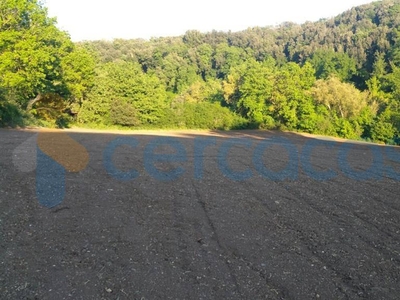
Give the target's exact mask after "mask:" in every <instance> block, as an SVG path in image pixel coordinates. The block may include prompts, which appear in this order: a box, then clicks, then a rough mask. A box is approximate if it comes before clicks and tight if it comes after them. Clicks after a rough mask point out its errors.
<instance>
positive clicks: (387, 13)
mask: <svg viewBox="0 0 400 300" xmlns="http://www.w3.org/2000/svg"><path fill="white" fill-rule="evenodd" d="M399 7H400V0H390V1H386V0H385V1H382V2H377V3H372V4H367V5H363V6H360V7H357V8H353V9H351V10H349V11H346V12H344V13H343V14H341V15H339V16H337V17H336V18H332V19H329V20H320V21H318V22H306V23H304V24H302V25H298V24H294V23H283V24H282V25H280V26H278V27H265V28H260V27H255V28H249V29H247V30H244V31H241V32H235V33H232V32H217V31H212V32H209V33H201V32H199V31H195V30H191V31H187V32H186V33H185V34H184V35H183V36H180V37H163V38H152V39H150V40H149V41H146V40H140V39H137V40H121V39H116V40H114V41H110V42H107V41H91V42H84V43H77V44H73V43H72V42H71V40H70V38H69V36H68V34H67V33H65V32H62V31H60V30H58V29H57V27H56V21H55V19H51V18H49V17H48V16H47V10H46V8H45V7H43V5H42V4H41V3H40V2H39V0H2V1H1V2H0V92H1V93H0V100H1V101H0V125H2V126H10V125H11V126H15V125H20V126H21V125H24V124H26V121H27V120H30V119H29V118H31V117H32V116H34V117H35V118H36V119H38V120H40V121H41V122H43V123H44V124H46V125H48V126H57V127H66V126H69V124H70V123H71V122H77V123H78V124H80V125H84V126H88V125H90V126H97V127H107V126H111V127H114V126H115V127H116V128H124V127H135V128H148V127H153V128H159V127H164V128H167V127H175V128H203V129H206V128H209V129H230V128H243V127H251V128H265V129H276V128H277V129H289V130H297V131H303V132H309V133H318V134H326V135H333V136H341V137H346V138H355V139H360V138H364V139H368V140H375V141H378V142H385V143H393V141H394V140H395V139H396V137H397V136H399V133H400V50H399V49H400V30H399V28H400V18H399V17H398V16H399V11H400V10H399Z"/></svg>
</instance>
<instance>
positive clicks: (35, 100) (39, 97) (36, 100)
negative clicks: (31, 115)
mask: <svg viewBox="0 0 400 300" xmlns="http://www.w3.org/2000/svg"><path fill="white" fill-rule="evenodd" d="M42 99H43V96H42V94H40V93H39V94H38V95H37V96H36V98H35V99H31V100H29V102H28V105H27V106H26V111H28V112H29V111H31V110H32V107H33V105H34V104H35V103H36V102H38V101H40V100H42Z"/></svg>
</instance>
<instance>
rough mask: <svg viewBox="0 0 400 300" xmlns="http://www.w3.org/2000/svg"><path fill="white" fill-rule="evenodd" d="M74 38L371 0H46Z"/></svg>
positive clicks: (273, 21) (240, 24) (233, 25)
mask: <svg viewBox="0 0 400 300" xmlns="http://www.w3.org/2000/svg"><path fill="white" fill-rule="evenodd" d="M42 2H44V3H45V6H46V7H48V9H49V15H50V16H51V17H57V20H58V26H59V28H61V29H62V30H65V31H68V32H69V33H70V35H71V37H72V40H73V41H81V40H100V39H107V40H110V39H114V38H125V39H134V38H145V39H148V38H150V37H158V36H176V35H182V34H184V33H185V31H187V30H189V29H197V30H199V31H202V32H206V31H211V30H213V29H215V30H223V31H228V30H232V31H239V30H244V29H246V28H248V27H255V26H260V27H263V26H267V25H278V24H280V23H282V22H285V21H292V22H296V23H303V22H305V21H317V20H319V19H320V18H329V17H333V16H335V15H337V14H339V13H341V12H343V11H345V10H348V9H350V8H351V7H353V6H357V5H361V4H365V3H369V2H372V0H367V1H366V0H329V1H327V0H320V1H316V0H297V1H296V0H274V1H266V0H264V1H261V0H242V1H238V0H202V1H193V0H192V1H189V0H186V1H184V0H169V1H166V0H141V1H135V0H133V1H129V0H111V1H110V0H43V1H42Z"/></svg>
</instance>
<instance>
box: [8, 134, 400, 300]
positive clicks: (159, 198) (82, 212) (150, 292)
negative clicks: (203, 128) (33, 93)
mask: <svg viewBox="0 0 400 300" xmlns="http://www.w3.org/2000/svg"><path fill="white" fill-rule="evenodd" d="M36 134H37V133H36V132H34V131H16V130H0V150H1V154H0V298H1V299H400V196H399V194H400V185H399V179H400V178H399V177H400V149H398V148H390V147H383V146H372V145H368V144H360V143H357V144H356V143H354V144H351V143H342V142H334V141H328V142H327V145H328V146H329V147H325V146H326V145H325V146H322V145H319V146H317V147H315V148H314V149H313V151H311V152H310V151H309V150H307V149H308V148H307V147H304V145H305V143H310V142H311V141H314V142H316V143H317V142H318V143H321V142H322V140H319V139H317V138H313V137H304V136H299V135H295V134H290V133H275V132H263V131H243V132H211V133H209V134H208V135H207V134H205V133H196V132H181V133H179V132H177V133H174V137H171V139H172V140H169V141H170V142H171V141H172V142H171V143H172V146H171V145H170V146H168V145H167V144H166V142H165V141H166V140H165V136H166V135H168V134H167V133H165V132H163V133H162V135H163V138H164V139H161V138H160V137H159V136H157V132H152V133H148V134H146V133H141V134H139V135H138V134H136V135H129V134H125V135H121V136H120V135H117V134H111V133H108V134H105V133H74V132H69V133H68V135H69V136H70V137H72V138H73V139H74V140H75V141H77V142H78V143H80V144H81V145H82V146H84V147H85V148H86V149H87V153H88V154H89V163H88V165H87V166H86V168H85V169H84V170H82V171H80V172H76V173H69V172H66V175H65V198H64V199H63V202H62V203H61V204H59V205H57V206H55V207H53V208H47V207H44V206H42V205H40V203H39V202H40V199H38V197H39V198H40V195H37V190H36V179H37V177H38V176H41V174H39V173H38V171H33V170H30V171H29V172H28V171H27V170H25V171H24V170H22V169H23V168H22V169H21V167H18V162H17V165H16V160H15V157H14V158H13V155H15V149H16V148H17V147H18V146H19V145H21V144H22V143H23V142H25V141H26V140H28V139H29V138H31V137H33V136H34V135H36ZM60 134H61V133H60ZM64 134H65V133H64ZM121 137H122V138H124V139H125V141H128V140H130V141H136V142H137V143H138V145H137V147H135V148H133V147H129V146H120V147H118V148H116V149H115V151H114V154H113V155H111V156H108V157H111V160H112V164H111V165H113V166H115V168H116V169H117V170H120V171H121V172H127V171H129V170H132V169H135V170H136V171H137V173H138V174H139V176H138V177H136V178H133V177H132V178H131V179H130V180H125V181H122V180H118V179H117V178H114V177H115V176H114V177H113V176H111V175H110V174H109V172H107V163H108V166H110V162H106V161H105V160H107V159H108V158H107V153H105V152H106V151H105V149H107V146H109V145H110V142H112V141H113V140H115V139H116V138H121ZM200 138H201V139H202V140H200ZM278 138H280V140H278ZM282 138H283V139H282ZM212 139H215V144H214V145H213V144H212V143H213V142H214V140H212ZM167 141H168V140H167ZM265 141H272V142H274V145H272V146H271V147H269V148H268V149H266V151H264V152H263V153H262V154H263V155H262V156H261V161H260V159H259V158H260V157H257V156H256V155H255V154H254V153H256V149H257V146H259V145H260V143H263V142H265ZM155 143H158V144H159V146H158V147H155V150H154V153H156V154H157V153H158V154H159V155H160V154H164V158H165V154H170V155H172V156H174V155H175V156H176V157H173V158H174V159H175V162H174V161H171V160H170V161H159V162H154V161H153V164H152V165H153V166H154V167H155V168H156V170H158V173H157V172H156V173H154V172H155V171H154V170H153V169H151V168H150V167H149V161H150V163H151V162H152V156H151V153H149V149H150V148H151V147H150V146H149V145H156V144H155ZM178 144H179V145H180V146H177V145H178ZM174 145H175V146H174ZM228 146H229V147H232V148H231V149H230V151H227V153H228V154H227V155H225V154H224V151H223V149H228V148H227V147H228ZM350 146H351V148H349V150H348V151H347V152H343V149H345V148H343V147H350ZM177 147H178V148H179V147H181V148H180V149H181V150H182V149H183V152H182V151H181V152H180V153H179V151H177V150H179V149H177ZM196 147H197V151H195V148H196ZM202 147H203V148H204V149H205V150H204V151H199V149H202ZM228 150H229V149H228ZM264 150H265V149H264ZM60 151H63V150H60ZM65 151H66V153H67V152H68V149H65ZM307 151H309V153H308V152H307ZM343 153H345V154H346V155H345V156H343ZM291 155H292V156H291ZM78 156H79V155H78ZM153 156H154V155H153ZM172 156H171V157H172ZM380 156H381V157H380ZM153 158H157V157H156V156H154V157H153ZM32 159H36V157H35V156H34V155H33V156H32ZM72 159H73V157H72ZM344 159H345V160H347V162H344V161H343V160H344ZM199 162H202V165H203V168H202V169H203V172H201V164H199ZM225 162H226V163H227V166H225ZM25 163H26V164H27V165H29V163H31V162H25ZM146 163H147V166H146ZM260 166H261V167H260ZM262 166H265V168H266V170H270V173H271V174H272V176H275V175H276V176H275V177H277V178H272V179H271V178H270V177H268V178H267V177H266V176H264V175H263V174H261V173H260V171H259V170H262ZM287 166H291V167H292V169H288V168H286V167H287ZM226 167H228V169H227V170H228V171H229V168H230V169H231V171H230V173H229V172H228V173H227V170H225V171H224V168H225V169H226ZM177 168H180V169H178V171H181V173H182V172H183V173H182V174H181V175H180V176H179V177H178V178H176V179H174V178H173V176H172V175H171V174H173V173H171V171H173V170H177ZM260 168H261V169H260ZM265 168H264V169H265ZM285 168H286V169H287V171H288V172H289V173H287V174H286V175H287V176H284V175H282V174H283V173H281V172H280V171H281V170H283V169H285ZM27 169H28V168H27ZM42 169H43V166H42ZM152 170H153V171H152ZM328 170H330V171H331V175H332V174H333V175H332V176H331V177H332V178H325V179H326V180H322V179H323V178H320V175H321V174H323V173H318V174H319V175H318V176H317V175H316V173H310V172H325V171H328ZM349 170H350V171H351V170H352V173H351V174H348V173H346V172H348V171H349ZM168 172H169V173H168ZM239 172H241V173H239ZM307 172H308V173H307ZM357 172H358V173H357ZM363 172H364V173H363ZM167 173H168V174H169V175H168V174H167ZM163 174H164V175H163ZM313 174H314V175H313ZM324 174H325V173H324ZM357 174H361V175H362V176H361V175H360V176H358V175H357ZM178 175H179V173H178ZM278 175H279V176H278ZM163 176H164V177H163ZM238 176H239V177H240V176H244V177H247V179H243V180H239V179H240V178H237V177H238ZM396 176H397V177H396ZM229 177H232V178H233V177H236V179H238V180H234V179H232V178H229ZM278 177H279V178H278ZM318 179H321V180H318Z"/></svg>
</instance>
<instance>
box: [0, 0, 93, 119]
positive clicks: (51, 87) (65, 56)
mask: <svg viewBox="0 0 400 300" xmlns="http://www.w3.org/2000/svg"><path fill="white" fill-rule="evenodd" d="M93 68H94V62H93V58H92V57H91V55H90V54H89V53H88V52H87V51H86V50H84V49H83V48H76V47H75V45H74V44H73V43H72V42H71V40H70V38H69V36H68V34H67V33H65V32H63V31H61V30H59V29H58V28H57V27H56V20H55V19H54V18H49V17H48V15H47V9H46V8H45V7H43V6H42V4H41V3H40V2H39V1H37V0H2V1H1V2H0V88H2V89H3V90H5V91H6V94H8V96H9V97H10V95H13V97H14V99H15V100H16V101H17V102H18V104H19V105H20V106H21V107H22V108H26V109H27V110H28V111H30V110H31V109H32V108H34V107H35V106H36V108H37V109H43V107H40V106H43V105H45V106H48V107H47V109H51V108H52V109H54V108H55V107H57V108H59V109H60V110H63V109H64V108H65V103H63V102H64V101H65V100H66V99H72V100H74V99H81V98H82V97H83V96H84V94H85V93H86V91H87V90H88V88H89V87H90V85H91V81H92V80H93V76H92V75H93ZM39 102H43V103H39ZM52 102H56V103H52Z"/></svg>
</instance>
